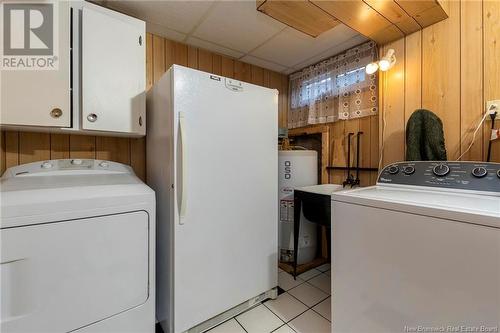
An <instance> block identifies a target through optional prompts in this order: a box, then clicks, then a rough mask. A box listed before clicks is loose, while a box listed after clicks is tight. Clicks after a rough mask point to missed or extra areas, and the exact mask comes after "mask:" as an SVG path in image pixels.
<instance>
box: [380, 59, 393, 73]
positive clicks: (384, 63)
mask: <svg viewBox="0 0 500 333" xmlns="http://www.w3.org/2000/svg"><path fill="white" fill-rule="evenodd" d="M379 66H380V70H381V71H382V72H385V71H387V70H388V69H389V68H391V62H390V61H389V60H387V59H381V60H380V61H379Z"/></svg>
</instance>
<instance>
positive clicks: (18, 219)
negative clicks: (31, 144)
mask: <svg viewBox="0 0 500 333" xmlns="http://www.w3.org/2000/svg"><path fill="white" fill-rule="evenodd" d="M148 200H149V201H151V200H154V192H153V191H152V190H151V189H150V188H149V187H147V186H146V185H145V184H144V183H143V182H142V181H141V180H140V179H139V178H137V177H136V176H135V174H134V172H133V171H132V169H131V168H130V167H128V166H125V165H123V164H120V163H115V162H108V161H100V160H50V161H42V162H35V163H29V164H24V165H20V166H16V167H13V168H9V169H8V170H7V171H6V172H5V173H4V175H3V176H2V178H1V180H0V203H1V212H0V217H1V220H0V227H1V228H7V227H14V226H21V225H28V224H36V223H44V222H51V221H57V220H63V219H75V218H81V217H87V216H91V215H97V214H104V213H108V212H109V210H110V207H113V210H114V212H120V211H122V212H123V211H129V210H130V209H131V207H132V206H135V207H137V206H138V205H141V204H142V205H143V206H144V203H145V202H147V201H148ZM119 207H120V208H119Z"/></svg>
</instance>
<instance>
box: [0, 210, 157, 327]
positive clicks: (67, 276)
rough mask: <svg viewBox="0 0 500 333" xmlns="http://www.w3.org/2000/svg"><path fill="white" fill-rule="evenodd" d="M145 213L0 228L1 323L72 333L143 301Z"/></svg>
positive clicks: (8, 325) (147, 222)
mask: <svg viewBox="0 0 500 333" xmlns="http://www.w3.org/2000/svg"><path fill="white" fill-rule="evenodd" d="M148 229H149V219H148V214H147V213H146V212H144V211H138V212H131V213H123V214H116V215H109V216H102V217H94V218H87V219H79V220H71V221H62V222H55V223H48V224H39V225H32V226H25V227H18V228H11V229H3V230H0V238H1V251H0V253H1V265H0V269H1V271H0V274H1V275H0V277H1V279H0V280H1V291H2V292H1V317H0V319H1V324H0V331H1V332H3V333H8V332H35V331H36V332H68V331H72V330H75V329H78V328H81V327H83V326H86V325H89V324H91V323H94V322H97V321H100V320H103V319H106V318H108V317H110V316H113V315H115V314H118V313H120V312H123V311H126V310H128V309H130V308H132V307H135V306H138V305H140V304H142V303H144V302H145V301H146V300H147V298H148V297H149V295H148V280H149V276H148V269H149V267H148V263H149V261H148V256H149V253H148V242H149V239H148Z"/></svg>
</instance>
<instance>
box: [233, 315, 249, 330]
mask: <svg viewBox="0 0 500 333" xmlns="http://www.w3.org/2000/svg"><path fill="white" fill-rule="evenodd" d="M233 318H234V320H236V322H237V323H238V325H240V326H241V328H242V329H243V331H245V332H247V333H248V331H247V330H246V328H245V326H243V324H242V323H240V322H239V320H238V318H236V316H235V317H233Z"/></svg>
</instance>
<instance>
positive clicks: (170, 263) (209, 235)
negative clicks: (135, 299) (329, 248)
mask: <svg viewBox="0 0 500 333" xmlns="http://www.w3.org/2000/svg"><path fill="white" fill-rule="evenodd" d="M147 100H148V104H147V108H148V111H147V112H148V128H147V179H148V184H149V185H150V186H151V187H152V188H153V189H154V190H155V191H156V196H157V222H156V223H157V240H156V241H157V265H156V269H157V273H156V274H157V295H156V301H157V305H156V306H157V319H158V321H159V322H160V323H161V326H162V328H163V330H164V331H165V332H166V333H178V332H185V331H190V332H201V331H203V330H205V329H207V328H209V327H212V326H214V325H215V324H217V323H219V322H221V321H223V320H225V319H227V318H229V317H231V316H232V315H234V314H236V313H238V312H240V311H242V310H244V309H246V308H248V307H250V306H252V305H253V304H255V303H256V302H259V301H261V300H263V299H265V298H269V297H276V286H277V275H278V272H277V262H278V257H277V250H278V243H277V242H278V232H277V231H278V226H277V223H276V221H277V219H278V216H277V214H278V212H277V209H278V207H277V204H276V200H277V197H278V167H277V165H278V150H277V144H278V142H277V140H278V139H277V138H278V91H277V90H273V89H268V88H264V87H260V86H256V85H253V84H249V83H245V82H241V81H237V80H234V79H230V78H225V77H222V76H219V75H214V74H209V73H205V72H201V71H197V70H193V69H189V68H185V67H182V66H177V65H174V66H172V67H171V68H170V69H169V70H168V71H167V72H166V73H165V74H164V76H163V77H162V78H161V79H160V81H159V82H157V83H156V84H155V85H154V86H153V88H152V89H151V90H150V92H149V93H148V99H147Z"/></svg>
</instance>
